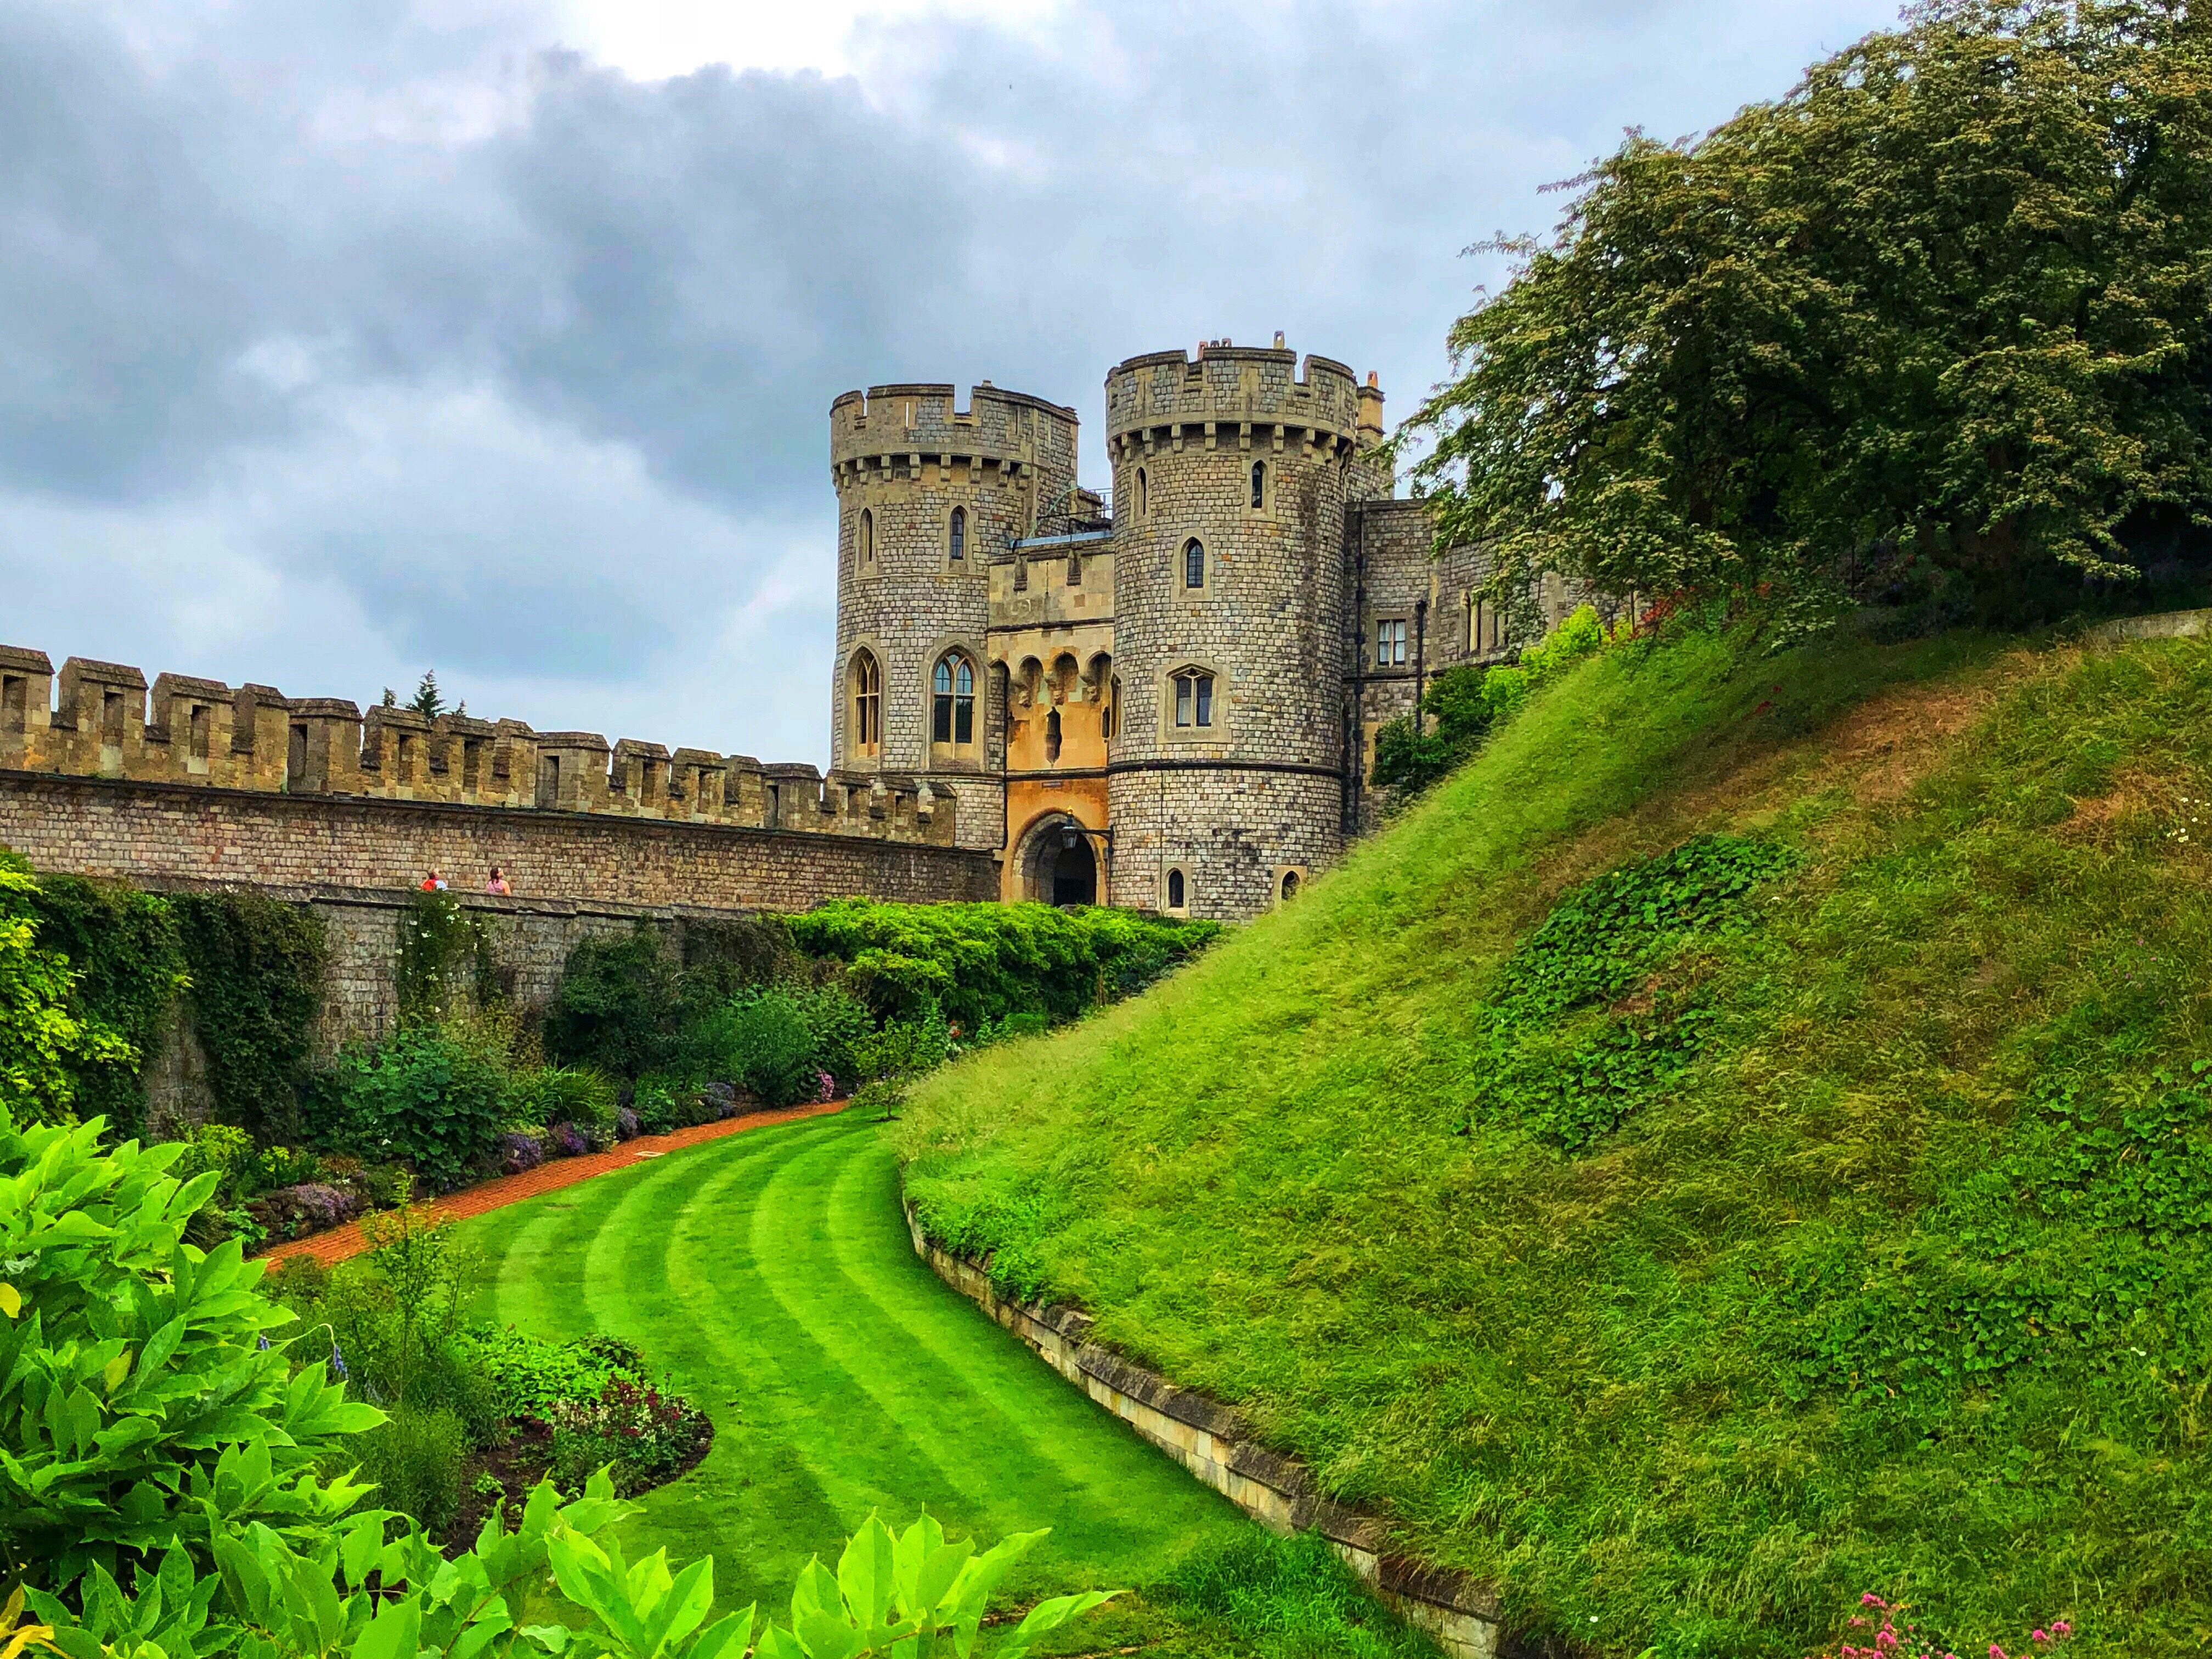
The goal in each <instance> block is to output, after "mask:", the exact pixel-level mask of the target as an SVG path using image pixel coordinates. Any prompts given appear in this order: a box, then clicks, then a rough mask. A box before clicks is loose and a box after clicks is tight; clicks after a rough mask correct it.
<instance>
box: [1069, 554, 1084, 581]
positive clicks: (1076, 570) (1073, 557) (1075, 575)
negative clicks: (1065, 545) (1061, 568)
mask: <svg viewBox="0 0 2212 1659" xmlns="http://www.w3.org/2000/svg"><path fill="white" fill-rule="evenodd" d="M1067 585H1068V586H1070V587H1080V586H1083V555H1081V554H1080V553H1071V554H1069V555H1068V556H1067Z"/></svg>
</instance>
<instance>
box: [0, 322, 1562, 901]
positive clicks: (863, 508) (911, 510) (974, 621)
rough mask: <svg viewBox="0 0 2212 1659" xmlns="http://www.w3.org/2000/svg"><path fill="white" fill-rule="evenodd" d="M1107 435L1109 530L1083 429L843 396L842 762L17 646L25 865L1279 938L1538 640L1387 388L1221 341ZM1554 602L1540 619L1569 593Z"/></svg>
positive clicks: (2, 756) (8, 651)
mask: <svg viewBox="0 0 2212 1659" xmlns="http://www.w3.org/2000/svg"><path fill="white" fill-rule="evenodd" d="M1106 421H1107V453H1108V456H1109V460H1110V462H1111V465H1112V468H1113V488H1112V490H1111V492H1110V495H1111V501H1112V503H1113V505H1112V507H1111V510H1110V511H1109V508H1108V506H1107V501H1108V496H1107V495H1103V494H1100V493H1097V492H1094V491H1092V490H1089V489H1085V488H1084V487H1083V486H1082V485H1081V483H1079V481H1078V478H1077V474H1076V454H1077V447H1076V444H1077V432H1078V423H1077V416H1076V413H1075V411H1074V410H1072V409H1068V408H1066V407H1064V406H1063V405H1060V404H1053V403H1048V402H1046V401H1045V400H1044V399H1042V398H1035V397H1030V396H1028V395H1026V394H1024V393H1021V392H1002V391H1000V390H999V389H998V388H997V387H995V386H992V385H991V384H990V383H988V382H985V383H984V384H983V385H981V386H976V387H975V389H974V390H973V391H972V392H970V393H969V399H968V406H967V407H966V408H965V409H962V408H960V407H958V406H957V403H956V400H955V398H954V394H953V388H952V387H951V386H876V387H872V388H871V389H870V390H869V391H868V392H866V393H862V392H847V393H846V394H845V395H844V396H842V397H841V398H837V399H836V401H835V402H834V403H833V404H831V405H830V410H829V453H830V472H831V477H832V480H833V483H834V484H835V486H836V496H837V523H838V532H837V553H836V557H837V634H836V663H835V667H834V680H833V684H834V694H833V696H832V699H831V716H830V742H831V750H832V757H833V759H832V763H831V768H830V770H829V773H828V774H827V775H823V774H822V773H819V772H817V770H816V769H814V768H813V767H811V766H806V765H768V766H763V765H762V764H761V763H759V762H757V761H755V760H753V759H751V758H750V757H745V756H742V755H724V754H720V753H718V752H716V751H714V750H704V749H689V748H685V749H678V750H674V751H673V752H671V751H670V750H667V749H666V748H664V747H663V746H662V745H661V744H657V743H650V742H642V741H640V740H638V739H635V738H623V739H621V740H620V741H618V742H617V743H615V744H611V745H610V744H608V743H607V741H606V740H605V738H602V737H600V736H599V734H598V733H596V732H538V731H535V730H533V729H532V727H530V726H526V725H525V724H523V723H522V722H521V721H519V720H472V719H471V718H469V717H467V716H466V715H464V714H441V715H439V716H437V717H435V719H426V718H424V717H423V716H422V715H420V714H416V713H415V712H413V711H412V710H410V709H406V708H389V707H386V708H370V709H368V711H367V712H366V714H364V713H363V711H362V709H360V708H358V707H356V705H355V704H353V703H351V702H343V701H338V700H334V699H329V698H315V697H288V696H284V695H283V693H281V692H279V691H277V690H276V689H274V688H273V687H270V686H266V685H255V684H246V685H241V686H235V687H234V686H230V685H228V684H222V683H220V682H217V681H214V680H205V679H198V678H191V677H189V676H185V675H178V674H163V675H161V676H159V677H158V678H155V680H154V681H153V683H152V684H151V685H150V686H149V684H148V682H147V679H146V677H145V676H144V675H143V673H141V672H140V671H138V670H137V669H136V668H132V667H128V666H125V665H118V664H114V663H104V662H96V661H92V660H90V659H83V658H76V657H72V658H70V659H69V660H68V661H66V662H64V664H63V665H62V667H61V670H60V671H59V673H58V674H57V673H56V672H55V671H54V669H53V666H52V662H51V660H50V659H48V658H47V657H46V655H45V654H44V653H40V652H38V651H35V650H30V649H27V648H22V647H7V646H0V845H5V846H9V847H13V848H15V849H17V850H18V851H20V852H21V853H22V854H24V855H25V856H27V858H29V859H30V860H31V862H32V863H33V866H35V867H37V868H40V869H44V870H52V871H58V872H73V873H78V874H85V875H97V876H121V877H127V878H131V879H134V880H140V881H153V882H157V883H159V882H167V883H186V884H189V883H194V882H222V883H243V884H252V885H258V886H262V887H264V888H268V889H270V890H283V891H289V892H295V893H303V892H309V891H313V892H316V893H324V894H326V895H327V894H337V895H344V894H356V895H357V894H360V893H362V892H363V891H364V890H368V891H379V892H390V891H392V890H400V891H404V890H407V889H410V888H411V887H412V886H414V884H415V883H416V879H417V878H418V877H419V876H420V874H421V872H422V871H423V870H425V869H428V868H433V867H435V868H439V869H442V870H446V871H448V872H453V873H455V874H457V875H459V876H461V877H462V878H463V879H465V880H468V881H471V882H476V881H480V880H481V872H483V870H484V869H485V868H487V867H488V866H490V865H493V864H497V865H499V866H501V868H502V869H503V870H504V871H505V872H506V873H507V875H508V877H509V878H511V880H512V883H513V888H514V891H515V893H516V894H517V895H518V896H520V895H527V896H529V898H530V899H531V900H532V902H550V903H555V904H563V903H568V904H574V903H581V904H586V905H589V906H596V907H599V908H600V909H605V907H607V906H609V905H612V906H616V907H617V908H619V907H623V906H629V907H633V908H636V907H642V908H647V909H653V910H659V911H671V913H672V910H685V909H707V910H714V909H732V908H784V909H787V908H806V907H807V906H809V905H811V904H814V903H817V902H821V901H822V900H823V899H825V898H832V897H836V896H843V895H853V894H864V895H871V896H879V897H887V898H901V899H952V898H961V899H969V898H978V897H987V896H991V895H993V894H994V893H995V894H996V895H997V896H1000V897H1001V898H1005V899H1019V898H1034V899H1041V900H1043V901H1045V902H1051V903H1093V902H1101V903H1111V904H1115V905H1121V906H1125V907H1128V908H1139V909H1147V910H1160V911H1164V912H1167V913H1169V914H1171V915H1189V916H1205V917H1215V918H1224V919H1236V918H1241V917H1245V916H1249V915H1254V914H1255V913H1257V912H1259V911H1261V910H1263V909H1266V908H1268V907H1270V906H1272V905H1275V904H1279V903H1280V902H1283V900H1285V898H1288V897H1290V896H1292V895H1293V894H1295V893H1296V891H1297V887H1298V884H1300V883H1301V882H1303V881H1304V879H1305V878H1306V877H1307V876H1308V875H1309V874H1310V873H1311V872H1316V871H1318V870H1321V869H1323V868H1326V867H1327V866H1328V865H1329V864H1330V863H1331V862H1332V861H1334V860H1335V859H1336V858H1337V857H1338V856H1339V854H1341V852H1342V851H1343V849H1344V847H1345V844H1346V842H1347V841H1348V840H1349V839H1351V838H1352V836H1356V835H1357V834H1358V833H1359V832H1360V831H1362V830H1363V829H1366V828H1368V827H1370V825H1371V824H1372V823H1373V822H1374V819H1375V817H1376V799H1375V796H1374V792H1373V790H1372V789H1371V788H1370V786H1369V783H1368V777H1369V774H1370V769H1371V766H1372V762H1373V750H1374V738H1375V733H1376V729H1377V728H1378V727H1379V726H1382V725H1383V722H1385V721H1387V720H1392V719H1395V718H1397V717H1399V716H1401V715H1404V714H1407V713H1408V712H1410V711H1411V709H1412V708H1413V706H1414V703H1415V700H1416V698H1417V696H1418V695H1419V690H1420V688H1421V686H1422V685H1423V684H1425V681H1426V679H1427V678H1428V677H1429V676H1431V675H1432V674H1434V673H1436V672H1437V671H1438V670H1441V669H1444V668H1449V667H1451V666H1453V665H1456V664H1460V663H1465V662H1487V661H1494V660H1499V659H1505V658H1509V657H1510V656H1511V655H1512V654H1513V653H1515V651H1516V649H1517V647H1518V646H1519V644H1520V642H1521V641H1519V640H1518V639H1516V637H1515V636H1514V634H1513V632H1512V626H1511V623H1510V622H1509V621H1508V620H1507V619H1505V618H1502V617H1500V616H1499V615H1498V612H1497V609H1496V607H1495V606H1494V605H1492V604H1490V603H1489V602H1487V600H1486V599H1484V598H1483V597H1482V594H1483V589H1484V584H1485V582H1486V580H1487V578H1488V577H1489V575H1490V574H1491V573H1490V568H1489V565H1488V562H1487V559H1486V556H1485V555H1484V554H1483V553H1482V552H1481V550H1479V549H1473V548H1460V549H1453V550H1446V551H1444V552H1442V553H1437V552H1436V551H1435V550H1434V547H1433V544H1434V540H1435V538H1434V535H1433V532H1432V527H1431V522H1430V519H1429V515H1428V512H1427V510H1426V508H1425V507H1424V506H1423V504H1422V503H1420V502H1419V501H1403V500H1399V499H1397V498H1396V496H1395V481H1394V480H1393V478H1392V477H1391V474H1390V471H1389V466H1388V465H1386V464H1385V462H1384V459H1383V456H1382V455H1381V454H1380V453H1378V450H1377V447H1378V446H1379V445H1380V444H1381V442H1382V439H1383V393H1382V392H1381V390H1380V389H1379V388H1378V387H1377V386H1376V384H1375V377H1374V376H1373V375H1371V374H1370V375H1369V376H1368V377H1367V380H1366V383H1365V384H1364V385H1363V384H1361V383H1360V382H1359V381H1358V380H1357V379H1356V378H1355V377H1354V375H1353V374H1352V371H1351V370H1350V369H1348V368H1346V367H1345V366H1344V365H1343V364H1341V363H1337V362H1330V361H1329V360H1328V359H1327V358H1324V357H1317V356H1309V357H1308V358H1306V360H1305V362H1304V368H1303V370H1301V368H1300V365H1299V362H1298V359H1297V354H1295V353H1294V352H1291V351H1289V350H1287V349H1285V348H1284V346H1283V344H1282V337H1281V336H1279V335H1278V336H1277V337H1276V343H1275V344H1274V345H1273V347H1269V348H1263V349H1252V348H1249V347H1238V346H1235V345H1232V344H1231V343H1229V342H1228V341H1226V340H1219V341H1211V342H1207V343H1204V344H1201V345H1200V348H1199V350H1198V354H1197V356H1196V357H1195V358H1192V357H1188V356H1185V355H1184V354H1183V353H1182V352H1180V351H1171V352H1164V353H1155V354H1153V355H1152V356H1143V357H1133V358H1131V359H1129V360H1128V361H1127V362H1124V363H1121V364H1120V365H1118V366H1117V367H1116V368H1115V369H1114V370H1113V371H1112V373H1110V374H1109V375H1108V376H1107V377H1106ZM1530 597H1531V599H1533V600H1534V603H1533V604H1532V605H1524V606H1519V607H1516V611H1518V612H1519V613H1520V614H1522V615H1524V616H1525V617H1527V618H1528V626H1529V627H1531V628H1532V629H1534V628H1547V627H1549V626H1550V625H1552V624H1553V623H1555V622H1556V621H1557V620H1558V618H1559V614H1560V613H1561V612H1562V611H1564V610H1565V608H1566V605H1567V604H1568V595H1567V593H1566V591H1565V589H1564V588H1563V587H1561V586H1559V585H1558V584H1557V583H1556V582H1553V581H1547V584H1546V585H1545V586H1542V587H1541V588H1540V589H1539V590H1538V591H1537V592H1535V593H1534V594H1532V595H1531V596H1530ZM328 902H331V903H337V902H339V900H338V898H336V897H331V898H330V899H329V900H328ZM349 902H350V901H349ZM517 903H518V904H519V905H520V903H521V901H520V898H518V901H517ZM523 908H527V907H526V906H524V907H523ZM671 908H672V909H671ZM597 913H598V912H597V911H594V914H597ZM609 914H610V915H611V914H614V913H613V912H609ZM624 914H627V913H626V912H625V913H624Z"/></svg>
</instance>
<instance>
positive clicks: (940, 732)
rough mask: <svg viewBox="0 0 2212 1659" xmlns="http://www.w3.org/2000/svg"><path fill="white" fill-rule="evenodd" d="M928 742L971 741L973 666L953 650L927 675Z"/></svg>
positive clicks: (962, 654) (973, 711) (973, 693)
mask: <svg viewBox="0 0 2212 1659" xmlns="http://www.w3.org/2000/svg"><path fill="white" fill-rule="evenodd" d="M929 689H930V711H929V712H930V720H929V738H930V741H931V742H932V743H954V744H959V743H973V742H975V665H974V664H973V663H971V662H969V660H968V659H967V657H966V655H965V654H964V653H961V652H958V651H954V652H951V653H948V654H946V655H945V656H942V657H939V659H937V667H936V669H935V670H934V671H933V672H932V674H931V676H930V688H929Z"/></svg>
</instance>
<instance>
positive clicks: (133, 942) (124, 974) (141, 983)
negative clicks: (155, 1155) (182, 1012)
mask: <svg viewBox="0 0 2212 1659" xmlns="http://www.w3.org/2000/svg"><path fill="white" fill-rule="evenodd" d="M23 900H24V903H23V908H24V910H25V911H26V913H27V915H29V916H30V918H31V919H32V921H33V923H34V924H35V926H36V928H37V938H38V942H39V945H40V948H41V949H42V950H47V951H58V952H60V953H61V955H63V956H64V957H67V958H68V959H69V965H70V971H71V974H72V975H73V978H72V981H71V983H70V989H69V994H68V1006H69V1010H70V1014H71V1015H72V1016H74V1017H75V1018H76V1019H77V1020H78V1021H79V1022H81V1023H82V1024H84V1025H86V1026H87V1027H88V1028H90V1029H93V1030H98V1031H101V1032H104V1033H106V1034H108V1035H110V1036H114V1037H116V1038H118V1039H120V1041H121V1042H122V1043H123V1044H124V1045H127V1048H126V1049H118V1048H114V1047H113V1046H112V1045H110V1046H108V1047H107V1048H106V1049H105V1050H104V1051H103V1052H105V1053H106V1055H107V1057H106V1058H105V1059H102V1058H98V1057H96V1056H95V1055H92V1054H88V1055H85V1056H81V1057H80V1058H79V1059H78V1060H76V1061H75V1062H74V1063H73V1064H72V1065H71V1066H70V1070H71V1072H72V1073H74V1076H73V1079H72V1081H73V1084H74V1085H75V1086H74V1091H73V1098H72V1100H71V1103H70V1109H72V1110H73V1111H75V1112H76V1115H78V1116H79V1117H81V1118H89V1117H105V1118H106V1120H107V1121H108V1122H109V1124H110V1125H112V1127H113V1130H114V1133H115V1135H116V1137H117V1139H129V1138H131V1137H132V1136H134V1135H137V1133H139V1132H140V1131H141V1130H142V1129H143V1127H144V1117H145V1105H146V1089H145V1077H144V1074H145V1067H146V1064H147V1062H148V1061H149V1060H151V1059H152V1058H153V1055H154V1052H155V1048H157V1047H158V1046H159V1044H160V1042H161V1027H162V1025H163V1024H164V1022H165V1021H167V1018H169V1014H170V1011H171V1009H172V1008H173V1006H174V1005H175V1003H176V1000H177V996H178V994H179V992H181V991H182V990H183V989H184V988H185V984H186V981H187V975H186V973H185V952H184V944H183V941H182V939H180V938H179V934H178V932H177V921H176V916H175V915H174V913H173V911H172V909H171V908H170V905H169V902H168V901H167V899H165V898H162V897H161V896H159V895H158V894H154V893H146V892H141V891H140V890H138V889H137V888H135V887H131V886H128V885H126V884H124V883H121V882H112V881H87V880H84V879H82V878H79V877H76V876H41V877H40V878H38V885H37V887H36V889H35V890H33V891H32V892H30V893H27V894H26V895H24V896H23Z"/></svg>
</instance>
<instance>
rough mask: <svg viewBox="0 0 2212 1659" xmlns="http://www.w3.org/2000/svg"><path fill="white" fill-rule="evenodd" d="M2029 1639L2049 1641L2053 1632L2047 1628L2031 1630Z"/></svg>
mask: <svg viewBox="0 0 2212 1659" xmlns="http://www.w3.org/2000/svg"><path fill="white" fill-rule="evenodd" d="M2028 1639H2029V1640H2031V1641H2035V1642H2048V1641H2049V1640H2050V1639H2051V1632H2049V1631H2047V1630H2039V1631H2030V1632H2028Z"/></svg>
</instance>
